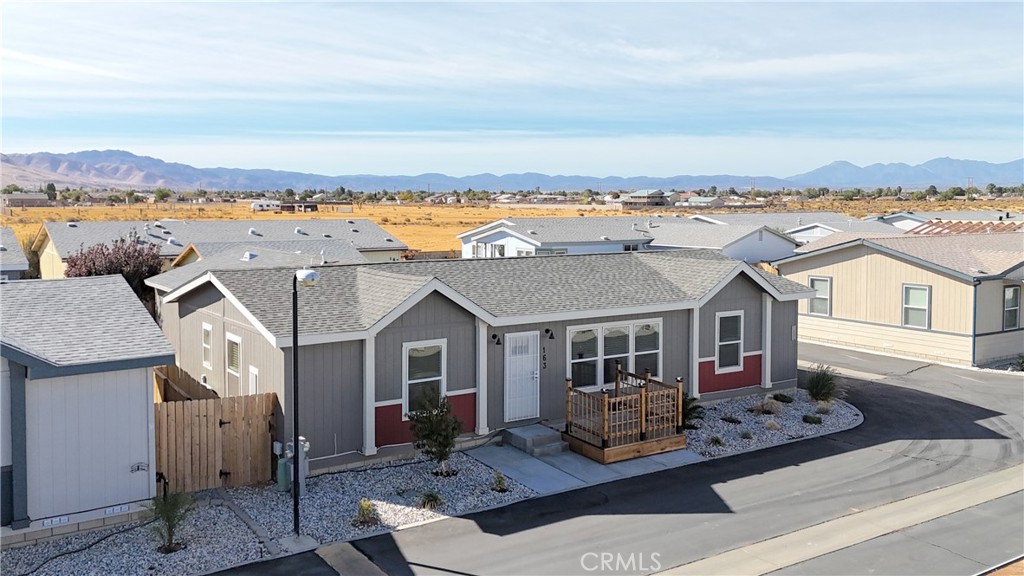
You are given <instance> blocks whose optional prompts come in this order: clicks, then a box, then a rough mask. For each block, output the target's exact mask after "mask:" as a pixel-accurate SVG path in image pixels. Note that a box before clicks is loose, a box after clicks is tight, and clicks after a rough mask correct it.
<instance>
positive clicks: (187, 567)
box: [0, 390, 861, 576]
mask: <svg viewBox="0 0 1024 576" xmlns="http://www.w3.org/2000/svg"><path fill="white" fill-rule="evenodd" d="M787 393H788V394H789V395H790V396H792V398H793V402H792V403H778V404H775V405H774V407H775V408H777V413H775V414H760V413H756V411H751V409H755V408H756V407H758V406H759V405H761V403H762V402H763V401H764V400H765V397H764V396H761V395H758V396H753V397H747V398H737V399H733V400H726V401H723V402H719V403H716V404H713V405H708V406H706V407H705V414H704V418H703V420H698V421H696V422H697V423H698V425H699V428H698V429H696V430H687V431H686V435H687V443H688V444H687V445H688V448H689V449H690V450H692V451H694V452H697V453H699V454H700V455H702V456H704V457H707V458H713V457H719V456H725V455H728V454H734V453H737V452H744V451H748V450H753V449H757V448H765V447H768V446H772V445H776V444H782V443H786V442H790V441H793V440H796V439H799V438H803V437H808V436H818V435H822V434H828V433H831V432H836V431H840V430H845V429H848V428H852V427H853V426H856V425H857V424H858V423H859V422H860V419H861V414H860V412H859V411H858V410H857V409H856V408H854V407H853V406H851V405H849V404H847V403H845V402H842V401H835V402H833V403H832V405H831V407H830V410H829V411H828V413H824V414H822V413H820V412H819V405H818V403H816V402H815V401H813V400H812V399H811V398H810V397H809V396H808V394H807V392H806V391H804V390H792V391H788V392H787ZM805 415H814V416H820V418H821V423H820V424H811V423H807V422H804V420H803V419H804V416H805ZM723 419H724V420H723ZM736 421H738V423H737V422H736ZM770 422H774V424H770ZM776 425H777V427H778V429H772V428H775V427H776ZM449 465H450V467H451V468H452V469H454V470H458V474H457V475H455V476H449V477H440V476H435V475H434V474H433V473H432V472H433V470H434V469H435V468H436V463H435V462H434V461H433V460H430V459H428V458H426V457H417V458H413V459H410V460H401V461H395V462H389V463H386V464H377V465H372V466H368V467H365V468H359V469H355V470H350V471H345V472H338V473H334V474H323V475H320V476H314V477H311V478H309V479H308V480H307V484H306V492H305V495H304V496H303V499H302V503H301V506H302V510H301V511H302V533H303V534H304V535H308V536H311V537H313V538H314V539H316V540H317V541H318V542H320V543H321V544H326V543H329V542H336V541H341V540H353V539H357V538H362V537H364V536H368V535H371V534H377V533H381V532H387V531H391V530H394V529H396V528H400V527H404V526H409V525H413V524H418V523H421V522H426V521H430V520H436V519H439V518H443V517H447V516H458V515H462V514H466V513H468V512H472V511H476V510H481V509H486V508H493V507H498V506H503V505H506V504H511V503H513V502H518V501H520V500H525V499H528V498H531V497H533V496H535V493H534V492H533V491H532V490H531V489H529V488H527V487H526V486H524V485H522V484H520V483H518V482H516V481H514V480H513V479H512V478H506V483H507V487H508V491H507V492H502V493H499V492H494V491H493V490H491V484H492V482H493V479H494V470H493V469H491V468H490V467H488V466H486V465H485V464H483V463H482V462H480V461H478V460H476V459H475V458H472V457H470V456H467V455H465V454H463V453H458V452H457V453H455V454H453V455H452V456H451V458H450V459H449ZM430 492H433V493H436V494H437V495H438V496H440V498H441V501H442V504H441V505H440V507H438V508H437V509H436V510H427V509H424V508H421V507H420V505H419V503H420V499H421V498H422V496H423V495H424V494H426V493H430ZM224 493H226V494H227V495H228V497H229V498H230V499H231V501H233V503H234V504H235V505H236V506H237V507H238V508H240V509H241V510H242V511H243V512H244V514H245V515H248V516H249V517H250V518H251V520H249V522H250V523H252V522H254V523H255V527H254V528H250V527H249V526H247V525H246V522H244V521H243V520H242V519H241V518H239V516H238V515H236V514H235V512H233V511H232V510H231V508H229V507H228V506H226V505H223V504H222V502H221V500H220V499H219V496H220V495H222V494H224ZM195 498H196V504H195V508H194V509H193V511H192V513H191V514H190V515H189V516H188V518H187V519H186V520H185V522H184V523H183V524H182V525H181V527H180V528H179V532H178V538H177V539H178V540H179V541H181V542H185V543H186V548H185V549H183V550H180V551H178V552H175V553H172V554H161V553H159V552H157V550H156V548H157V545H158V542H157V540H156V537H155V536H154V535H153V531H152V528H153V527H152V526H151V525H149V523H146V522H135V523H133V524H126V525H122V526H116V527H113V528H109V529H106V530H99V531H94V532H87V533H82V534H75V535H71V536H67V537H64V538H59V539H55V540H51V541H48V542H43V543H40V544H36V545H32V546H24V547H19V548H10V549H5V550H4V551H3V554H2V555H0V573H2V574H4V575H5V576H7V575H17V576H24V575H28V574H124V575H129V574H175V575H181V574H196V573H204V572H210V571H213V570H217V569H221V568H226V567H229V566H233V565H237V564H241V563H246V562H250V561H254V560H259V559H260V558H265V557H267V556H269V555H270V554H271V553H270V551H268V549H267V546H264V544H262V543H261V540H260V537H259V536H258V535H257V534H256V533H255V532H254V530H256V531H260V528H261V529H262V530H264V531H266V533H267V534H269V536H270V538H272V539H275V540H276V539H278V538H281V537H283V536H288V535H290V534H291V530H292V505H291V495H290V493H288V492H279V491H278V490H277V488H276V486H275V485H274V484H272V483H267V484H264V485H260V486H250V487H242V488H227V489H225V490H224V491H223V492H213V491H211V492H206V493H199V494H196V495H195ZM363 498H366V499H368V500H370V501H371V502H373V503H374V505H375V507H376V511H377V516H378V518H379V522H378V523H376V524H373V525H366V526H354V525H353V522H352V521H353V519H354V518H355V517H356V514H357V511H358V509H359V501H360V500H361V499H363ZM270 548H272V549H276V548H277V546H276V545H275V544H274V543H273V542H271V543H270ZM79 549H81V550H80V551H79ZM62 554H64V555H62ZM48 560H49V561H48Z"/></svg>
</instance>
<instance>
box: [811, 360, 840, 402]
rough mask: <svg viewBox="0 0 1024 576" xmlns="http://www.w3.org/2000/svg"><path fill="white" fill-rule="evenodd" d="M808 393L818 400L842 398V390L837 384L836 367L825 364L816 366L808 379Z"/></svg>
mask: <svg viewBox="0 0 1024 576" xmlns="http://www.w3.org/2000/svg"><path fill="white" fill-rule="evenodd" d="M807 393H808V394H810V396H811V398H813V399H815V400H818V401H823V400H826V401H827V400H832V399H833V398H840V397H841V396H842V392H841V391H840V390H839V385H838V384H836V369H835V368H832V367H831V366H826V365H824V364H818V365H817V366H815V367H814V373H813V374H811V377H810V378H809V379H808V380H807Z"/></svg>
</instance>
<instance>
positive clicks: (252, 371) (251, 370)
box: [249, 364, 260, 395]
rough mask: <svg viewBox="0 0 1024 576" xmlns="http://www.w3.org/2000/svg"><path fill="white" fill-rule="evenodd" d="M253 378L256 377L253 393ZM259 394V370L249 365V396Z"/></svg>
mask: <svg viewBox="0 0 1024 576" xmlns="http://www.w3.org/2000/svg"><path fill="white" fill-rule="evenodd" d="M253 376H255V377H256V390H255V391H253V389H252V377H253ZM259 393H260V370H259V368H257V367H255V366H253V365H252V364H250V365H249V394H250V395H251V394H259Z"/></svg>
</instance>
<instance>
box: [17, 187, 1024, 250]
mask: <svg viewBox="0 0 1024 576" xmlns="http://www.w3.org/2000/svg"><path fill="white" fill-rule="evenodd" d="M332 208H333V207H330V206H325V207H324V209H325V211H323V212H314V213H305V214H285V213H276V212H252V211H251V210H250V209H249V203H248V202H238V203H236V204H227V203H225V204H206V205H196V204H134V205H132V206H90V207H65V208H14V209H12V210H11V213H10V215H5V216H3V217H2V218H0V225H3V226H10V227H11V228H13V229H14V231H15V233H16V234H17V236H18V238H19V239H21V240H23V241H24V240H25V239H28V238H31V237H32V236H34V235H35V234H36V232H38V230H39V227H40V225H41V224H42V223H43V222H47V221H50V222H61V221H67V220H72V219H77V220H158V219H161V218H178V219H183V220H250V219H259V220H305V219H317V218H325V219H326V218H336V219H337V218H340V219H344V218H366V219H368V220H372V221H374V222H376V223H378V224H380V225H381V226H382V227H383V228H384V229H386V230H387V231H388V232H391V233H392V234H394V235H395V236H396V237H398V238H399V239H400V240H402V241H403V242H405V243H406V244H407V245H408V246H409V247H411V248H414V249H417V250H424V251H435V250H459V247H460V244H459V241H458V240H457V239H456V238H455V235H456V234H459V233H461V232H465V231H466V230H470V229H472V228H475V227H477V226H480V225H481V224H485V223H487V222H491V221H493V220H497V219H499V218H504V217H509V216H519V217H524V218H526V217H556V216H577V215H579V216H588V217H590V216H593V217H601V216H617V215H622V214H629V213H632V214H636V213H637V212H635V211H634V212H622V211H619V210H605V209H599V208H603V207H588V206H582V205H581V206H579V207H578V208H572V209H566V208H564V207H563V208H550V207H549V208H545V207H537V208H534V207H529V208H522V207H510V206H505V205H500V204H492V205H490V206H485V205H456V206H428V205H388V206H377V205H368V204H367V205H362V206H352V207H351V208H352V211H351V212H334V211H330V210H332ZM346 208H348V207H346ZM786 209H788V210H803V211H819V210H820V211H834V212H842V213H844V214H848V215H849V216H851V217H854V218H859V217H862V216H866V215H868V214H880V213H887V212H896V211H900V210H964V209H976V210H1004V211H1005V210H1010V211H1014V212H1019V211H1022V210H1024V200H1020V199H1016V200H1009V201H995V202H969V203H968V202H878V201H871V200H860V201H852V202H841V201H832V202H806V203H804V204H803V205H799V204H795V205H790V206H788V207H787V208H786ZM670 210H672V209H668V208H664V209H661V210H659V211H658V212H663V213H667V212H669V211H670ZM766 210H771V211H781V209H779V208H769V209H766ZM691 213H692V212H691Z"/></svg>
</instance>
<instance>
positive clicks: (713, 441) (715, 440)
mask: <svg viewBox="0 0 1024 576" xmlns="http://www.w3.org/2000/svg"><path fill="white" fill-rule="evenodd" d="M708 444H710V445H711V446H725V440H722V438H721V437H719V436H712V437H711V438H708Z"/></svg>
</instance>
